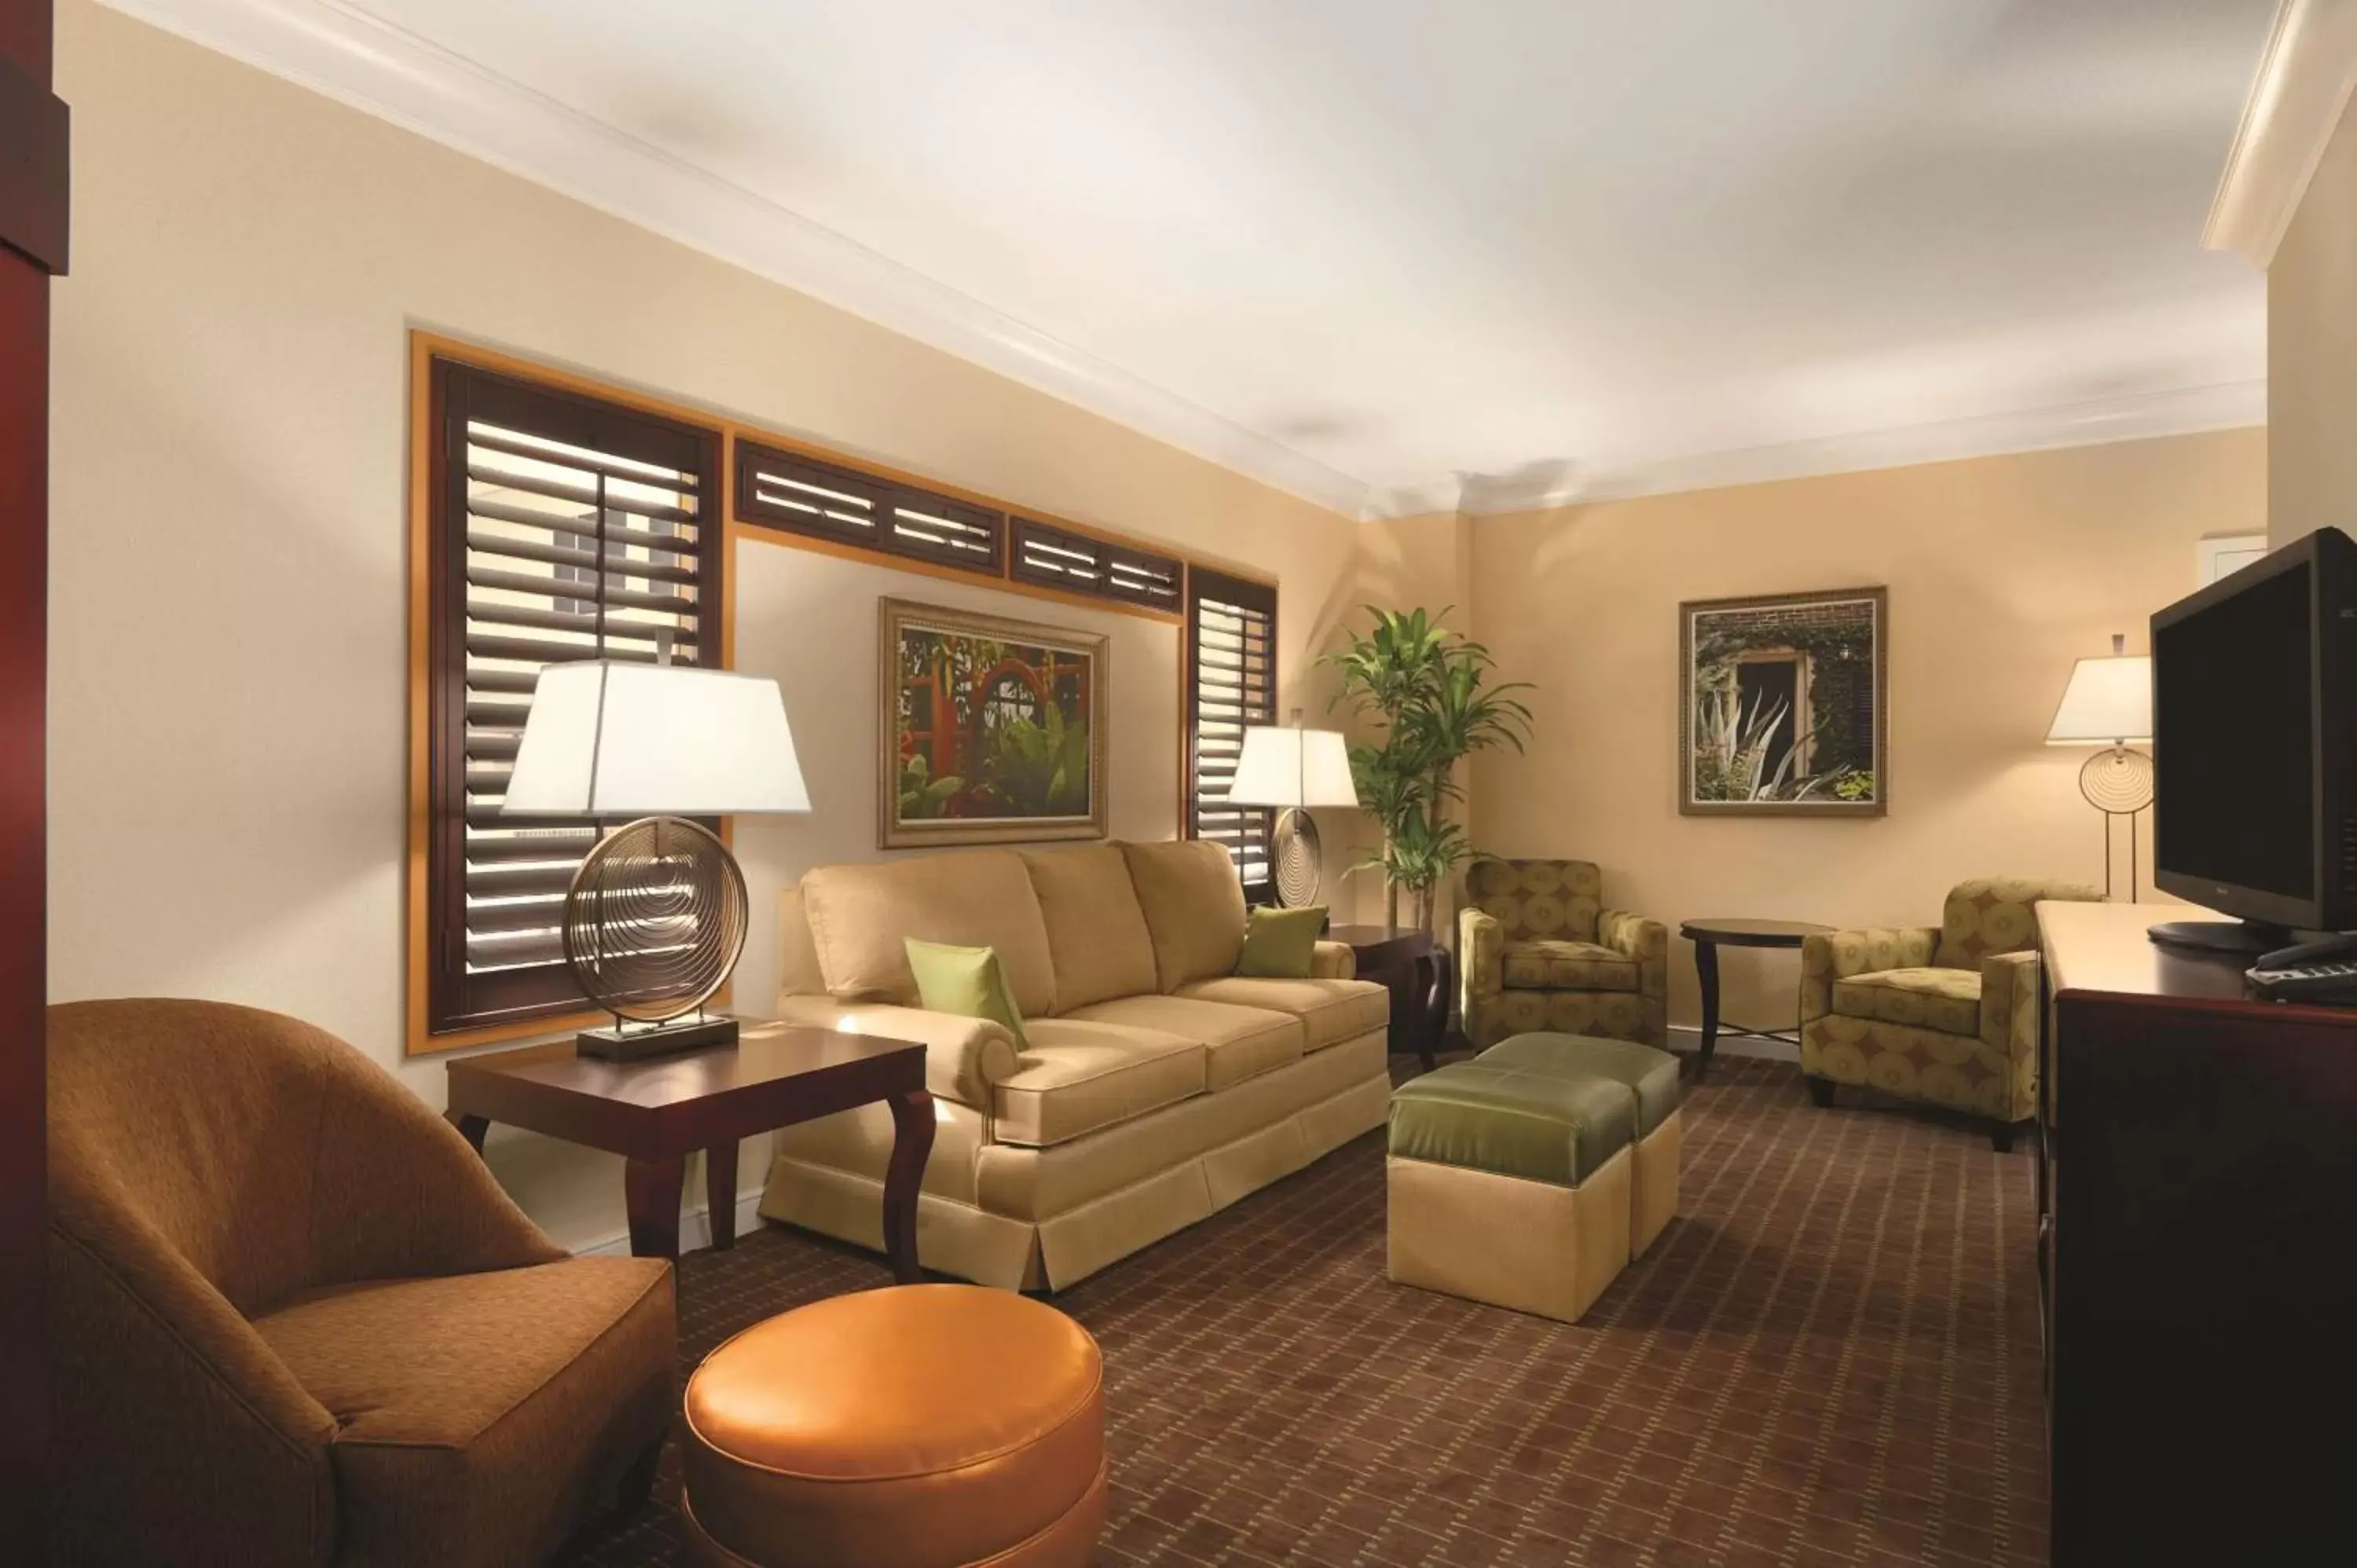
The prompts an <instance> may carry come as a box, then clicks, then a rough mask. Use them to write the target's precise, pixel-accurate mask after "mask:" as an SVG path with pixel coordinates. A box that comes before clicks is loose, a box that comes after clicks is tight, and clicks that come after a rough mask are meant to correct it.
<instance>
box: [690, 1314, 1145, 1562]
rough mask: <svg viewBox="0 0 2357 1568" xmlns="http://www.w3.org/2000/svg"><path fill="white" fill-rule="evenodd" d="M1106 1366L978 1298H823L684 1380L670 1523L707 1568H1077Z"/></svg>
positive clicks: (1037, 1323)
mask: <svg viewBox="0 0 2357 1568" xmlns="http://www.w3.org/2000/svg"><path fill="white" fill-rule="evenodd" d="M684 1448H685V1459H686V1464H685V1476H684V1478H683V1486H682V1495H681V1498H680V1508H681V1512H682V1514H683V1516H684V1517H685V1520H686V1525H687V1534H688V1543H689V1551H690V1552H691V1554H692V1557H693V1559H694V1561H696V1562H700V1563H706V1564H714V1565H720V1568H963V1565H965V1564H970V1563H988V1564H990V1565H991V1568H1083V1565H1084V1564H1085V1563H1087V1562H1088V1558H1089V1553H1090V1552H1091V1551H1092V1549H1093V1548H1094V1546H1095V1545H1096V1539H1097V1532H1098V1530H1100V1529H1101V1528H1102V1527H1103V1523H1104V1512H1105V1460H1104V1401H1103V1360H1102V1359H1100V1358H1099V1356H1098V1354H1097V1343H1096V1341H1095V1340H1094V1339H1092V1338H1090V1337H1089V1334H1088V1330H1086V1329H1084V1328H1082V1326H1080V1325H1079V1324H1077V1323H1074V1322H1073V1321H1072V1320H1071V1318H1069V1317H1067V1316H1064V1315H1063V1314H1062V1313H1060V1312H1058V1311H1057V1310H1056V1309H1055V1308H1053V1307H1051V1306H1043V1305H1040V1304H1039V1303H1038V1302H1036V1301H1030V1300H1028V1299H1026V1298H1025V1297H1023V1296H1019V1295H1016V1294H1013V1293H1011V1292H1008V1291H998V1290H985V1289H983V1288H982V1287H981V1286H979V1285H900V1286H897V1287H894V1288H892V1289H889V1290H876V1291H866V1292H862V1293H860V1294H854V1295H844V1296H836V1297H834V1299H832V1300H829V1301H823V1302H819V1303H817V1304H815V1305H811V1306H804V1307H799V1308H797V1309H795V1310H794V1311H792V1312H789V1313H785V1314H783V1315H781V1316H777V1317H773V1318H770V1320H769V1321H768V1322H766V1323H761V1324H757V1325H755V1326H753V1327H751V1328H748V1329H747V1330H746V1331H745V1332H744V1333H742V1334H739V1335H738V1336H737V1337H735V1338H734V1339H731V1340H729V1341H728V1342H727V1343H726V1344H725V1345H723V1346H721V1347H720V1348H718V1349H717V1350H715V1351H714V1352H713V1353H712V1354H711V1355H709V1356H707V1357H705V1360H704V1364H703V1365H702V1366H701V1367H698V1368H697V1369H695V1375H694V1377H692V1378H690V1379H688V1380H687V1437H686V1442H685V1444H684Z"/></svg>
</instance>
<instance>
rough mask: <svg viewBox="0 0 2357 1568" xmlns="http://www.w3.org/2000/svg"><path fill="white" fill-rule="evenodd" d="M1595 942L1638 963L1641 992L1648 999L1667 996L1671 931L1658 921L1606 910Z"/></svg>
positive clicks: (1620, 910) (1622, 911) (1598, 922)
mask: <svg viewBox="0 0 2357 1568" xmlns="http://www.w3.org/2000/svg"><path fill="white" fill-rule="evenodd" d="M1596 940H1597V941H1598V943H1600V944H1601V945H1603V946H1605V947H1608V948H1610V949H1611V950H1613V951H1614V952H1617V953H1620V954H1623V955H1625V956H1626V957H1629V958H1633V959H1635V960H1636V961H1637V972H1638V975H1639V977H1640V980H1641V984H1640V985H1639V987H1638V989H1640V990H1641V991H1642V992H1644V993H1645V994H1646V995H1648V996H1661V995H1666V994H1667V993H1668V989H1669V978H1670V928H1669V927H1667V926H1665V925H1663V924H1662V922H1661V921H1659V920H1649V919H1647V918H1645V917H1644V916H1642V915H1632V914H1631V913H1629V912H1628V911H1627V910H1626V909H1607V910H1605V911H1603V912H1602V913H1601V914H1599V915H1598V916H1597V917H1596Z"/></svg>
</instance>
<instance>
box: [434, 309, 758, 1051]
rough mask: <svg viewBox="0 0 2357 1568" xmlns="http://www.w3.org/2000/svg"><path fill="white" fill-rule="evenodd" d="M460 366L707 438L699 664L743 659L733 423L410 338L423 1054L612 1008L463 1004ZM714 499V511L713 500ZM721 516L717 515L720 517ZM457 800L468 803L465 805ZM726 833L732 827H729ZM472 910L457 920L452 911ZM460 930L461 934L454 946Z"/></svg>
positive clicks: (600, 411) (500, 1000) (593, 410)
mask: <svg viewBox="0 0 2357 1568" xmlns="http://www.w3.org/2000/svg"><path fill="white" fill-rule="evenodd" d="M453 375H464V376H470V377H479V378H485V381H484V384H485V385H486V386H487V387H490V388H494V389H496V388H498V387H500V386H502V385H504V386H507V387H511V388H515V389H519V390H521V391H522V392H527V393H530V394H532V395H534V396H537V397H542V398H546V399H550V400H553V401H554V402H556V403H572V404H576V405H578V406H579V407H580V408H581V409H582V410H583V411H584V413H588V414H590V415H591V416H592V417H600V416H602V417H624V418H628V419H631V420H635V421H639V422H642V423H646V424H658V425H664V426H669V427H671V431H672V433H673V434H675V435H679V436H680V437H682V438H683V439H685V440H689V441H692V442H695V443H700V444H701V445H702V446H703V448H704V452H705V456H704V458H703V460H702V463H701V465H700V471H701V473H702V474H703V476H704V477H705V485H706V486H708V497H709V499H705V500H700V501H699V505H698V520H699V521H698V533H697V549H696V551H695V554H696V557H697V560H698V570H697V581H696V584H695V589H696V594H697V596H698V600H699V603H702V602H704V601H705V600H707V599H708V601H709V602H710V603H711V604H712V606H713V607H714V611H715V613H714V614H713V615H712V616H710V617H708V618H706V617H703V616H699V617H698V621H697V643H698V658H699V661H700V662H706V663H709V664H710V665H712V666H713V667H716V668H727V667H729V666H731V665H732V664H733V663H734V661H735V652H736V650H735V616H734V594H733V593H732V591H731V588H730V585H729V580H728V579H729V573H728V564H729V555H730V553H731V548H730V540H731V537H732V532H731V530H730V528H729V526H728V516H729V508H728V505H727V500H728V498H727V494H726V491H727V486H728V478H729V476H728V470H727V464H726V456H727V433H726V429H725V427H724V426H723V425H722V424H719V423H718V422H716V421H714V420H712V419H709V418H707V417H705V416H702V415H698V414H696V413H694V412H693V411H691V410H686V409H682V408H678V407H676V406H673V405H670V404H664V403H655V402H652V401H651V400H648V399H644V398H640V397H636V396H633V395H631V394H629V393H627V392H618V391H617V390H616V389H613V388H611V387H608V386H604V385H600V384H598V383H597V382H594V381H585V380H582V379H580V378H577V377H573V376H567V375H564V374H562V373H559V372H554V371H549V370H547V369H545V368H544V367H542V366H539V365H534V364H531V363H529V362H527V361H523V360H514V359H511V358H510V357H508V356H505V355H500V354H494V353H490V352H487V351H485V350H481V349H474V348H472V347H470V346H468V345H465V344H460V343H454V342H451V341H450V340H448V339H446V338H437V337H435V336H432V335H430V334H425V333H414V334H413V335H412V338H411V363H410V377H411V384H410V392H411V413H410V417H411V431H410V448H411V469H410V605H409V609H410V624H409V632H410V637H409V643H410V693H409V708H410V719H409V724H410V758H409V855H408V861H409V865H408V878H407V893H408V899H407V902H408V910H407V920H406V924H407V938H408V942H407V956H406V967H407V991H408V996H407V1001H408V1005H407V1008H406V1028H405V1031H404V1032H405V1035H406V1048H407V1053H408V1054H409V1055H412V1056H418V1055H426V1054H431V1053H435V1052H439V1051H447V1050H455V1049H458V1048H461V1047H468V1046H475V1045H485V1044H490V1043H494V1042H497V1041H501V1040H511V1039H518V1038H522V1037H525V1036H538V1035H547V1034H554V1033H560V1032H562V1031H564V1030H565V1029H569V1028H578V1027H582V1026H586V1025H589V1024H594V1023H597V1022H601V1021H603V1020H604V1019H605V1017H606V1015H605V1014H603V1013H601V1012H597V1011H596V1010H593V1009H588V1008H585V1007H584V1006H582V1005H581V1004H580V998H579V997H578V996H577V995H575V996H572V997H558V996H552V997H547V998H537V999H536V998H534V997H532V996H530V995H526V994H523V993H524V992H526V991H528V990H529V989H530V988H529V987H526V986H522V985H519V986H518V987H516V988H514V990H515V994H512V995H501V994H500V993H499V991H498V990H497V988H492V989H491V991H490V993H489V994H488V995H487V997H486V999H485V1000H486V1001H487V1002H490V1003H492V1004H490V1005H484V1006H480V1007H478V1008H477V1009H476V1010H474V1011H473V1012H468V1013H459V1014H455V1015H454V1013H453V1010H452V1006H451V1003H450V1000H449V998H448V996H447V993H448V991H449V989H450V979H449V975H448V973H447V972H448V970H449V968H450V966H451V965H452V964H453V963H458V964H463V962H464V942H465V926H464V915H463V902H464V899H465V897H466V894H465V887H464V884H463V880H461V879H460V877H459V876H458V875H454V874H453V870H452V865H453V860H454V856H456V854H457V851H456V849H455V846H454V844H453V843H452V840H453V837H454V835H462V834H463V833H464V832H465V831H466V822H465V800H466V780H465V767H466V752H465V744H466V743H465V725H466V654H465V650H464V639H465V635H466V597H467V595H466V582H465V576H464V574H465V570H466V567H465V556H464V552H463V549H461V550H460V552H459V553H458V555H457V559H456V562H455V564H454V562H453V558H452V555H451V549H452V546H453V545H454V544H457V542H458V537H457V534H456V533H455V532H453V527H454V526H455V525H453V524H452V523H451V522H450V521H449V513H448V511H447V508H449V507H451V506H453V505H462V504H463V489H462V487H463V486H464V484H465V483H466V479H465V476H464V475H463V474H453V473H452V472H451V471H450V467H449V464H448V442H447V419H448V418H449V417H450V414H449V410H448V407H447V396H448V388H449V383H450V380H451V377H452V376H453ZM706 508H708V509H709V510H705V509H706ZM707 520H708V521H707ZM454 802H455V804H454ZM720 831H721V832H722V833H723V835H724V836H727V834H728V824H727V823H726V822H723V823H721V824H720ZM454 909H457V910H459V911H461V912H460V913H458V914H457V915H456V916H455V917H454V915H453V910H454ZM454 940H455V941H456V942H457V944H459V945H458V946H457V948H455V949H454V948H453V946H452V943H453V942H454Z"/></svg>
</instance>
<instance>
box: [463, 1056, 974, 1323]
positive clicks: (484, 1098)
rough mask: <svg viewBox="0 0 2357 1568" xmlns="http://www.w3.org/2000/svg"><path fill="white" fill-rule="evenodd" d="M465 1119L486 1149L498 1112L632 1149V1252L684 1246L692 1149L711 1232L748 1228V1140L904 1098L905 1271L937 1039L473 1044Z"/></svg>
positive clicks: (893, 1218) (518, 1121)
mask: <svg viewBox="0 0 2357 1568" xmlns="http://www.w3.org/2000/svg"><path fill="white" fill-rule="evenodd" d="M449 1074H450V1084H449V1087H450V1106H449V1110H448V1111H447V1112H445V1114H446V1115H447V1118H448V1120H449V1121H450V1122H451V1123H452V1125H454V1126H456V1127H457V1129H458V1131H459V1132H460V1133H463V1134H464V1135H465V1136H466V1139H467V1142H468V1143H469V1144H473V1145H474V1146H475V1152H476V1153H477V1154H480V1153H481V1152H482V1148H483V1134H484V1133H485V1132H486V1131H487V1130H488V1128H489V1126H490V1123H491V1122H508V1123H510V1124H511V1125H512V1126H517V1127H527V1128H530V1129H531V1130H532V1131H533V1132H535V1133H546V1134H547V1135H548V1136H550V1137H552V1138H563V1139H565V1140H566V1141H567V1142H570V1143H575V1144H587V1145H588V1146H589V1147H591V1148H593V1149H604V1150H607V1151H608V1152H609V1153H612V1154H617V1155H621V1156H622V1157H623V1159H624V1161H625V1162H626V1164H625V1165H624V1166H623V1172H622V1193H623V1197H624V1199H625V1201H626V1202H627V1204H628V1207H629V1209H630V1251H632V1252H633V1253H635V1254H637V1255H638V1256H640V1257H657V1258H676V1257H678V1256H679V1203H680V1193H681V1188H682V1187H683V1185H684V1181H685V1172H686V1163H687V1156H688V1155H689V1154H690V1153H692V1152H693V1151H694V1150H697V1149H702V1150H703V1151H704V1152H705V1198H706V1201H708V1202H709V1203H710V1205H711V1210H712V1245H713V1247H714V1248H715V1249H716V1250H724V1249H726V1248H727V1247H728V1246H730V1245H731V1244H732V1243H734V1242H735V1240H737V1141H738V1140H739V1139H743V1138H749V1137H751V1136H753V1135H754V1134H755V1133H768V1132H772V1131H774V1130H776V1129H777V1128H780V1127H785V1126H790V1125H791V1124H792V1123H794V1122H807V1121H809V1120H811V1119H812V1118H813V1117H816V1116H830V1115H833V1114H834V1112H838V1111H848V1110H850V1109H851V1108H852V1107H854V1106H856V1105H866V1104H869V1103H871V1102H873V1101H884V1102H886V1103H887V1104H888V1105H889V1106H890V1107H891V1108H892V1134H893V1136H892V1158H891V1161H890V1163H889V1164H888V1165H887V1166H886V1167H885V1175H884V1242H885V1250H886V1251H887V1252H888V1254H889V1256H890V1257H891V1260H892V1273H893V1277H894V1278H896V1279H897V1280H899V1282H900V1283H902V1284H914V1283H918V1282H919V1281H920V1279H921V1278H922V1277H923V1275H922V1273H921V1272H920V1270H919V1268H918V1266H917V1189H918V1186H919V1184H920V1182H921V1181H922V1179H923V1177H924V1174H925V1161H926V1160H927V1159H928V1158H929V1157H930V1156H931V1154H932V1148H933V1098H932V1096H931V1095H930V1094H928V1093H926V1092H925V1047H923V1046H921V1045H918V1044H916V1043H915V1042H913V1041H909V1040H894V1039H886V1038H883V1037H880V1036H875V1035H846V1034H840V1033H837V1032H836V1031H834V1030H833V1029H811V1028H802V1027H799V1026H789V1025H784V1024H760V1023H755V1022H752V1021H750V1020H748V1021H747V1022H746V1024H745V1026H744V1033H743V1035H742V1036H740V1038H739V1039H738V1040H737V1044H735V1045H733V1046H718V1047H713V1048H710V1049H707V1050H700V1051H683V1052H681V1053H680V1054H679V1055H677V1056H673V1057H651V1058H647V1059H645V1060H643V1061H635V1062H609V1061H599V1060H597V1059H596V1058H590V1057H584V1056H581V1055H578V1054H577V1053H576V1051H575V1049H574V1047H573V1042H572V1041H570V1040H564V1041H559V1042H557V1043H555V1044H553V1045H545V1046H527V1047H524V1048H523V1049H522V1050H514V1051H497V1052H493V1053H491V1054H490V1055H487V1056H479V1057H463V1058H459V1059H457V1060H456V1061H453V1062H452V1063H450V1066H449Z"/></svg>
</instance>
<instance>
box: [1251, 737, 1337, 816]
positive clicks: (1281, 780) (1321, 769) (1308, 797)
mask: <svg viewBox="0 0 2357 1568" xmlns="http://www.w3.org/2000/svg"><path fill="white" fill-rule="evenodd" d="M1228 800H1229V801H1230V802H1231V803H1232V804H1234V805H1238V806H1355V805H1357V804H1358V803H1359V792H1358V790H1357V789H1354V788H1352V787H1351V754H1350V749H1349V747H1348V746H1345V745H1344V744H1343V742H1342V732H1341V731H1340V730H1331V729H1303V728H1301V727H1300V726H1299V725H1253V726H1252V727H1251V728H1249V729H1247V730H1245V731H1244V746H1243V754H1242V755H1241V756H1239V757H1237V758H1236V776H1235V778H1234V779H1233V780H1232V781H1231V782H1230V784H1229V786H1228Z"/></svg>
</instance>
